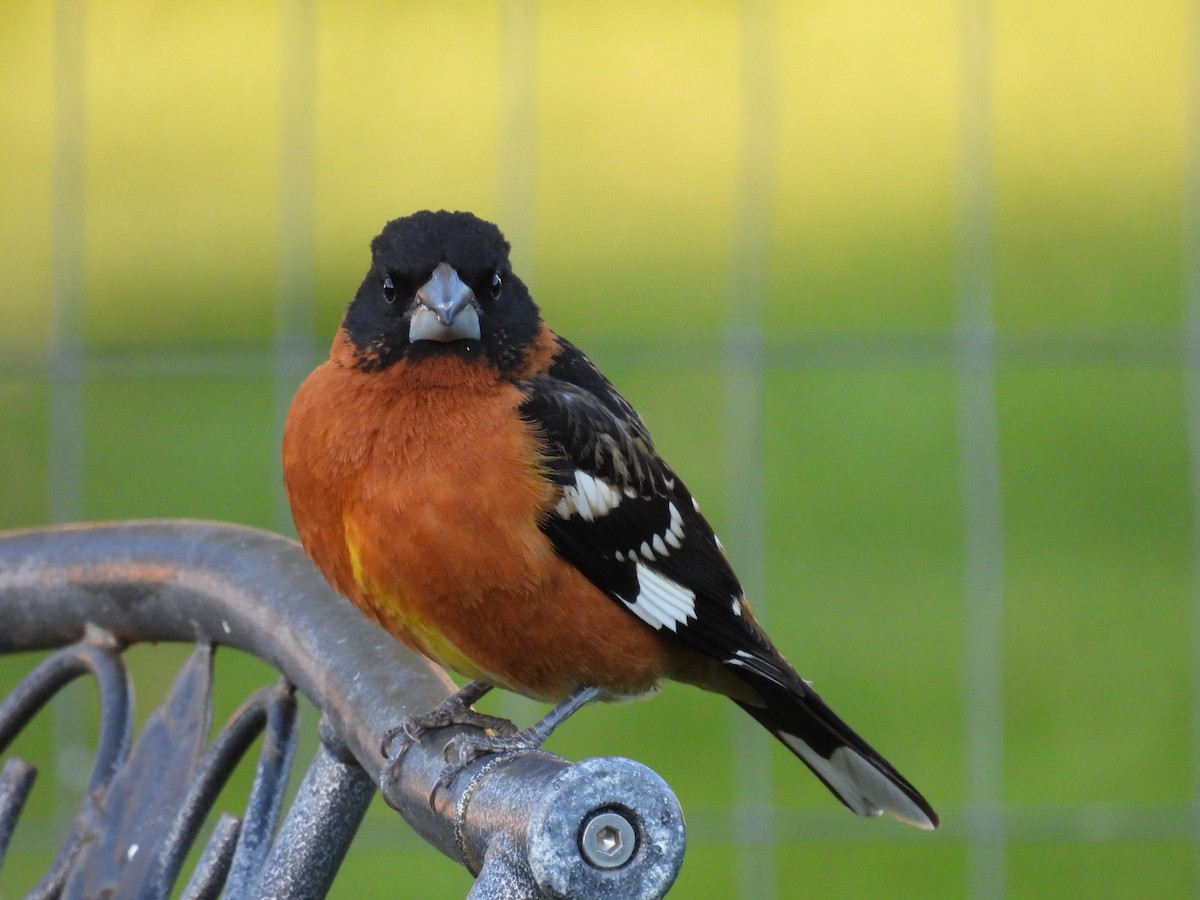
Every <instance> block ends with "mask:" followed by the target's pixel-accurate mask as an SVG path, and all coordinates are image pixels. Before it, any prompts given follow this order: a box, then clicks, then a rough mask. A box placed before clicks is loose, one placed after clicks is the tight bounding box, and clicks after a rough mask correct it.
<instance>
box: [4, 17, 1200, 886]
mask: <svg viewBox="0 0 1200 900" xmlns="http://www.w3.org/2000/svg"><path fill="white" fill-rule="evenodd" d="M1196 16H1197V13H1196V11H1195V10H1194V8H1193V7H1192V6H1190V5H1188V4H1185V3H1183V2H1179V0H1174V2H1171V0H1137V2H1134V0H1116V2H1110V3H1107V4H1102V5H1097V4H1094V3H1083V2H1078V0H1063V2H1058V3H1035V2H1030V0H995V2H991V3H988V2H984V0H975V2H971V0H964V2H960V3H950V2H934V0H900V2H886V0H849V2H847V0H842V2H832V0H798V2H776V3H771V2H762V0H759V2H755V0H745V2H742V3H730V2H717V0H702V2H686V3H685V2H641V3H635V2H627V0H618V2H610V3H606V4H603V5H600V4H581V3H567V2H562V3H540V4H538V3H532V2H519V0H504V2H487V3H484V2H461V3H445V4H428V3H408V2H391V3H384V2H360V0H348V2H342V3H333V2H328V0H326V2H308V0H280V2H275V3H263V2H245V3H233V2H228V0H208V2H203V3H201V2H195V0H188V2H149V0H124V2H121V3H108V4H102V3H86V2H84V0H58V2H56V3H48V2H18V0H3V2H0V210H3V213H2V214H0V471H3V472H4V473H5V476H4V481H5V487H4V489H3V490H2V491H0V527H18V526H29V525H37V524H42V523H46V522H49V521H52V520H64V519H72V520H73V519H88V520H94V519H105V518H121V517H130V516H188V517H204V518H221V519H229V520H233V521H239V522H245V523H248V524H252V525H258V526H261V527H267V528H273V529H276V530H280V531H283V532H285V533H289V531H290V523H289V521H288V518H287V514H286V509H285V506H284V504H283V502H282V497H281V491H280V487H279V475H278V463H277V441H278V430H279V427H280V423H281V417H282V414H283V411H284V410H285V409H286V402H287V398H288V397H289V396H290V394H291V392H292V391H293V390H294V388H295V386H296V384H298V382H299V380H300V378H301V377H303V374H304V373H305V372H306V371H307V369H308V368H310V367H311V366H312V365H313V364H315V362H316V361H317V360H318V359H319V358H320V356H321V354H322V353H323V352H324V348H325V347H326V346H327V343H328V341H329V340H330V339H331V337H332V334H333V331H334V328H335V327H336V324H337V322H338V319H339V317H340V314H341V310H342V309H343V307H344V305H345V304H346V302H347V301H348V300H349V299H350V297H351V296H352V295H353V291H354V290H355V288H356V287H357V285H358V283H359V280H360V279H361V277H362V273H363V271H364V269H365V266H366V265H367V261H368V255H367V244H368V242H369V241H370V239H371V237H372V236H374V235H375V234H376V233H377V232H378V231H379V230H380V228H381V227H382V225H383V224H384V223H385V222H386V221H387V220H388V219H390V218H394V217H396V216H399V215H403V214H406V213H408V212H411V211H413V210H416V209H421V208H447V209H468V210H471V211H473V212H476V213H477V214H479V215H481V216H483V217H485V218H489V219H492V220H493V221H496V222H497V223H498V224H500V226H501V227H502V228H503V229H504V230H505V232H506V233H507V235H508V236H509V238H510V240H511V241H512V243H513V245H514V249H513V258H514V262H515V265H516V268H517V271H518V272H519V273H520V274H521V275H522V277H523V278H524V279H525V280H526V281H527V282H528V283H529V284H530V285H531V288H532V290H533V293H534V296H535V298H536V299H537V300H538V301H539V303H540V304H541V306H542V309H543V312H544V314H545V316H546V318H547V320H548V321H549V322H550V323H551V325H552V326H553V327H554V328H555V329H556V330H558V331H559V332H561V333H563V334H565V335H567V336H569V337H570V338H571V339H572V340H574V341H575V342H576V343H578V344H580V345H581V346H582V347H583V348H584V349H585V350H586V351H588V352H589V353H590V354H591V355H592V356H593V358H594V359H595V360H596V361H597V362H598V364H599V365H600V366H601V367H602V368H603V369H604V370H605V371H606V372H607V373H608V374H609V375H610V376H611V377H612V378H613V380H614V381H615V382H616V383H617V385H618V387H619V388H621V389H622V391H623V392H624V393H625V394H626V396H627V397H629V399H630V400H631V401H632V402H633V403H634V404H635V406H637V407H638V408H639V409H640V410H641V411H642V412H643V414H644V417H645V418H646V420H647V422H648V424H649V425H650V427H651V429H652V431H653V432H654V433H655V434H656V436H657V440H658V443H659V449H660V450H661V451H662V452H663V455H664V456H665V457H667V458H668V459H669V460H670V461H671V462H672V464H673V466H674V468H676V469H677V470H678V471H680V472H681V474H682V476H683V477H684V478H685V479H686V480H687V481H688V483H689V486H690V487H691V488H692V489H693V491H694V492H695V493H696V494H697V495H698V496H699V497H700V498H701V502H702V503H703V504H704V506H705V510H706V512H707V513H709V514H710V516H711V518H713V519H714V521H715V523H716V525H717V527H718V531H719V532H720V533H721V534H722V537H723V538H724V541H725V544H726V545H727V546H728V547H729V548H730V553H731V556H732V558H733V559H734V561H735V563H736V564H737V565H738V566H739V568H740V570H741V571H742V573H743V575H744V580H745V581H746V582H747V584H748V585H749V586H750V587H752V588H753V589H754V593H755V596H756V598H760V599H757V602H756V607H757V608H761V609H763V610H764V616H765V618H766V619H767V620H768V623H769V626H770V630H771V631H772V633H773V635H774V636H775V637H776V639H777V642H778V643H779V644H780V645H781V647H782V648H783V649H784V650H785V652H786V653H787V654H788V655H789V656H790V657H791V659H792V660H793V662H794V663H795V664H796V666H797V667H798V668H799V669H800V671H801V672H802V673H803V674H805V675H806V676H808V677H811V678H813V679H814V680H815V681H816V682H817V686H818V688H819V689H820V690H821V691H822V693H823V694H824V695H825V696H826V699H828V700H829V702H830V703H831V705H832V706H834V707H835V708H836V709H837V710H838V711H839V712H841V713H842V714H843V715H844V716H845V718H847V719H848V720H849V721H850V722H851V723H852V724H854V725H855V726H856V727H858V728H860V730H862V731H863V732H864V734H865V735H866V736H867V737H868V739H869V740H871V741H872V743H874V744H876V745H877V746H878V747H879V748H880V749H881V750H882V751H883V752H884V753H885V755H887V756H889V758H891V759H892V760H893V762H895V763H896V765H897V767H898V768H900V769H901V770H902V771H904V772H905V774H906V775H908V776H909V777H910V778H911V779H912V780H913V781H914V782H915V783H916V784H917V785H918V786H919V787H921V788H922V790H923V791H925V792H926V793H927V795H928V796H929V797H930V799H931V800H932V801H933V803H934V805H935V806H937V807H938V808H939V810H940V811H941V812H942V814H943V819H944V821H945V823H946V824H945V827H944V829H943V831H942V832H940V833H939V834H937V835H934V836H925V835H912V834H909V833H907V832H905V831H904V830H903V829H902V828H901V827H900V826H893V823H890V822H860V821H857V820H853V819H851V818H850V817H849V816H845V815H843V813H842V811H841V810H839V809H838V808H836V804H834V803H833V802H832V801H830V799H829V798H828V797H827V796H826V795H825V792H824V790H823V789H822V788H821V787H820V785H818V784H817V783H816V782H815V781H814V780H813V779H811V778H810V777H809V776H808V774H807V773H806V772H804V771H802V767H801V766H799V764H797V763H796V762H795V760H794V759H792V758H791V757H789V756H788V755H787V754H786V753H785V752H784V751H782V750H781V749H777V748H776V747H774V746H768V741H769V738H768V737H767V736H766V735H765V733H761V734H760V733H759V732H758V731H757V730H756V729H755V727H754V726H753V725H752V723H751V722H750V721H749V720H748V719H746V718H745V717H744V716H740V714H738V713H737V712H736V710H735V711H732V712H731V711H729V710H727V709H726V705H725V704H723V703H722V702H720V701H719V700H718V699H717V698H713V697H706V696H700V695H698V694H697V693H696V692H694V691H686V690H683V689H675V688H668V689H667V690H666V691H664V692H663V695H662V696H661V697H660V698H658V699H657V700H655V701H653V702H651V703H644V704H634V705H627V706H624V707H620V708H605V709H597V710H588V711H585V712H584V713H582V714H581V715H580V716H579V717H577V718H576V719H575V720H573V721H572V723H571V725H570V726H569V727H568V728H567V729H566V730H565V731H564V732H562V733H561V734H560V735H556V737H555V742H554V743H553V744H552V745H551V746H552V749H555V750H557V751H558V752H561V753H564V754H565V755H568V756H570V757H572V758H581V757H583V756H591V755H603V754H609V753H611V754H622V755H629V756H633V757H635V758H638V759H640V760H642V761H644V762H646V763H647V764H649V765H651V766H652V767H654V768H655V769H656V770H658V771H659V772H660V773H661V774H662V775H663V776H664V777H665V778H666V779H667V781H668V782H669V783H671V784H672V785H673V786H674V787H675V789H676V790H677V792H678V793H679V796H680V799H681V802H682V803H683V806H684V809H685V812H686V813H687V815H688V819H689V824H690V826H691V831H690V846H689V852H688V857H687V860H686V861H685V866H684V872H683V875H682V876H681V879H680V882H679V885H678V886H677V888H676V892H675V894H676V895H678V896H682V897H727V896H741V897H747V898H750V897H753V898H766V897H771V896H778V897H793V896H796V897H798V896H813V897H848V896H873V897H879V896H884V897H910V896H922V897H928V896H972V897H988V898H992V897H1000V896H1006V895H1009V894H1011V895H1012V896H1017V897H1074V896H1079V895H1084V896H1114V897H1115V896H1194V895H1195V894H1196V892H1197V889H1198V887H1200V885H1198V884H1197V872H1198V871H1200V868H1198V865H1197V864H1198V859H1197V850H1196V827H1195V817H1194V815H1193V810H1194V809H1195V804H1196V797H1197V777H1196V772H1197V771H1200V765H1198V762H1197V760H1198V753H1200V751H1198V749H1197V744H1198V741H1197V738H1196V735H1197V734H1198V733H1200V712H1198V710H1200V700H1198V695H1197V684H1198V683H1200V679H1198V678H1197V675H1196V672H1197V671H1200V649H1198V648H1200V638H1198V635H1200V628H1198V627H1197V623H1198V622H1200V616H1198V615H1197V602H1196V596H1197V594H1196V575H1195V572H1196V569H1197V560H1196V551H1195V537H1194V523H1193V518H1194V511H1195V505H1196V504H1195V500H1194V497H1195V496H1196V490H1197V489H1196V484H1197V466H1198V465H1200V451H1198V450H1197V447H1200V438H1198V437H1197V435H1200V381H1198V380H1197V379H1198V375H1197V373H1198V372H1200V279H1198V278H1197V273H1198V271H1200V227H1198V226H1200V204H1198V203H1196V202H1194V201H1196V200H1198V199H1200V139H1198V137H1197V123H1198V121H1200V119H1198V118H1197V113H1200V61H1198V60H1200V57H1198V56H1197V48H1196V46H1195V43H1194V38H1195V35H1196V34H1197V33H1200V32H1198V30H1197V29H1198V28H1200V20H1197V18H1196ZM17 672H18V668H16V667H13V666H10V665H8V664H6V665H5V667H3V668H0V688H4V687H7V686H8V685H9V684H11V683H12V682H13V681H14V680H15V678H16V677H17ZM505 702H507V703H508V706H506V707H503V708H504V709H505V710H506V711H509V712H513V713H514V714H518V715H520V716H522V717H525V718H528V717H530V716H532V715H533V714H535V713H536V711H537V709H536V707H533V706H527V705H523V704H520V703H513V702H511V701H505ZM311 723H312V719H311V717H310V719H309V724H310V725H311ZM85 737H86V736H85ZM300 761H301V762H303V761H304V756H303V754H301V756H300ZM52 805H53V804H52V803H51V802H50V801H47V805H46V809H45V810H41V811H39V810H38V809H35V810H34V811H32V812H31V813H29V814H28V815H30V816H38V815H40V816H43V817H47V818H53V811H52V810H51V809H50V807H51V806H52ZM60 812H61V811H60ZM39 833H41V832H39ZM18 836H20V832H18ZM18 849H21V850H22V851H23V854H24V855H23V856H22V857H19V858H16V859H13V858H10V860H9V862H8V865H7V866H6V870H5V873H4V876H3V878H2V879H0V893H3V894H4V895H5V896H8V895H9V894H10V893H12V894H14V895H16V894H18V893H20V891H21V890H23V889H25V887H27V886H28V884H31V883H32V876H31V875H29V874H28V871H34V869H35V863H36V862H37V861H38V859H39V858H40V857H39V854H40V853H41V852H43V850H44V848H38V847H37V846H32V845H31V844H30V842H29V840H27V841H26V843H25V844H24V845H21V844H14V851H13V852H14V855H16V854H17V850H18ZM22 858H23V859H26V860H28V861H29V866H28V867H27V868H28V871H25V870H23V869H22V867H21V866H22V864H21V859H22ZM43 864H44V863H43ZM26 879H28V880H26ZM397 884H404V885H406V886H408V887H409V890H410V892H411V893H413V894H416V895H420V896H426V897H455V896H462V895H464V894H465V893H466V892H467V890H469V885H470V881H469V878H468V876H467V875H466V874H465V873H464V872H463V871H462V870H461V868H459V867H457V866H456V865H454V864H453V863H451V862H449V861H447V860H445V859H443V858H441V857H440V856H438V855H437V854H435V853H434V852H433V851H432V850H428V851H427V850H425V849H424V848H423V847H422V846H421V845H419V843H418V842H417V841H416V839H415V838H413V837H412V836H411V835H408V834H407V833H406V832H405V830H404V826H403V824H402V823H401V822H399V821H398V820H397V819H395V818H394V816H393V815H392V814H391V813H390V812H389V811H387V810H386V809H378V810H374V811H373V813H372V815H371V816H370V817H368V820H367V823H366V825H365V826H364V831H363V834H362V835H361V836H360V839H359V842H358V845H357V846H356V849H355V850H354V851H353V852H352V855H351V858H350V859H349V860H348V862H347V865H346V870H345V872H344V880H343V881H341V882H339V883H338V885H337V886H336V887H335V890H334V896H355V897H360V898H367V897H384V896H391V895H393V894H394V893H395V889H396V886H397Z"/></svg>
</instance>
